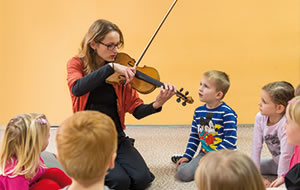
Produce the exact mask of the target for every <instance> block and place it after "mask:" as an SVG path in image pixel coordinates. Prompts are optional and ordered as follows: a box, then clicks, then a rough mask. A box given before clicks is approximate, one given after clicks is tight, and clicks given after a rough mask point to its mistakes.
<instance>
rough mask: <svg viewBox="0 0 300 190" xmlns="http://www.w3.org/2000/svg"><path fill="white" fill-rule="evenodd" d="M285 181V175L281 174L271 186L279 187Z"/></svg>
mask: <svg viewBox="0 0 300 190" xmlns="http://www.w3.org/2000/svg"><path fill="white" fill-rule="evenodd" d="M283 183H284V177H282V176H281V177H279V178H277V179H276V180H274V181H273V182H272V183H271V185H270V186H269V187H279V186H280V185H281V184H283Z"/></svg>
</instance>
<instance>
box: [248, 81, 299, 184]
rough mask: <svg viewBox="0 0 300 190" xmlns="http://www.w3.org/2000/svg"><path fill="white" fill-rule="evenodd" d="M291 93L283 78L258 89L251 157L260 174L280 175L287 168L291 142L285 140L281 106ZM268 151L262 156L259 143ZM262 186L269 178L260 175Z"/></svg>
mask: <svg viewBox="0 0 300 190" xmlns="http://www.w3.org/2000/svg"><path fill="white" fill-rule="evenodd" d="M293 97H294V88H293V86H292V85H291V84H290V83H288V82H285V81H278V82H272V83H269V84H267V85H265V86H264V87H263V88H262V92H261V101H260V103H259V110H260V112H259V113H258V114H257V115H256V119H255V124H254V132H253V143H252V153H251V157H252V160H253V161H254V163H255V165H256V166H257V168H258V169H259V170H260V172H261V174H262V175H277V176H278V178H280V177H281V176H282V175H283V174H285V173H286V172H287V170H288V165H289V162H290V159H291V156H292V154H293V152H294V148H293V145H289V144H288V143H287V137H286V134H285V128H284V125H285V122H286V117H285V116H284V114H285V109H286V106H287V105H288V101H289V100H291V99H292V98H293ZM264 142H265V143H266V144H267V147H268V149H269V151H270V153H271V154H272V158H262V159H261V156H260V154H261V150H262V147H263V143H264ZM264 183H265V185H266V187H269V186H270V182H269V181H268V180H267V179H264Z"/></svg>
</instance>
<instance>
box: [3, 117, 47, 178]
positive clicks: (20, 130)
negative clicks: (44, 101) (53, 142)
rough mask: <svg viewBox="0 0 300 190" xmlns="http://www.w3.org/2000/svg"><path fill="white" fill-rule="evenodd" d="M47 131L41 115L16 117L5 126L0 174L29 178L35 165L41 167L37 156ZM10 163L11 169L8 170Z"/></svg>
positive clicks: (41, 148) (33, 174)
mask: <svg viewBox="0 0 300 190" xmlns="http://www.w3.org/2000/svg"><path fill="white" fill-rule="evenodd" d="M49 129H50V125H49V123H48V121H47V119H46V116H45V115H43V114H38V113H28V114H20V115H17V116H15V117H14V118H12V119H11V120H10V121H9V123H8V124H7V126H6V129H5V132H4V135H3V139H2V144H1V150H0V172H1V175H4V176H10V177H15V176H17V175H25V177H26V178H27V179H31V178H33V177H34V176H35V174H36V172H37V170H36V169H37V167H38V166H42V167H45V165H44V164H42V163H41V161H40V154H41V151H42V150H43V148H45V139H48V135H49ZM14 164H16V165H15V167H12V168H11V167H9V166H13V165H14ZM8 168H9V169H8Z"/></svg>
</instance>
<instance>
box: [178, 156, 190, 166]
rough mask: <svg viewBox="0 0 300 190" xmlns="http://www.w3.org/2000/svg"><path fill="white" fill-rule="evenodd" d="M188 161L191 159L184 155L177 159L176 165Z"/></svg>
mask: <svg viewBox="0 0 300 190" xmlns="http://www.w3.org/2000/svg"><path fill="white" fill-rule="evenodd" d="M188 161H189V159H187V158H185V157H182V158H180V159H179V160H178V161H177V163H176V166H179V165H180V164H181V163H183V162H188Z"/></svg>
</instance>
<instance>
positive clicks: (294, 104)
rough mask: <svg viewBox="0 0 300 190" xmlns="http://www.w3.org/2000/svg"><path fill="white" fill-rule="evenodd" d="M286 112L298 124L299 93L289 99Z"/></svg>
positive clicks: (299, 116) (299, 115) (299, 114)
mask: <svg viewBox="0 0 300 190" xmlns="http://www.w3.org/2000/svg"><path fill="white" fill-rule="evenodd" d="M287 113H288V114H289V116H290V118H291V119H292V120H293V121H295V122H296V123H297V125H299V126H300V95H299V96H296V97H294V98H293V99H292V100H290V101H289V105H288V107H287Z"/></svg>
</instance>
